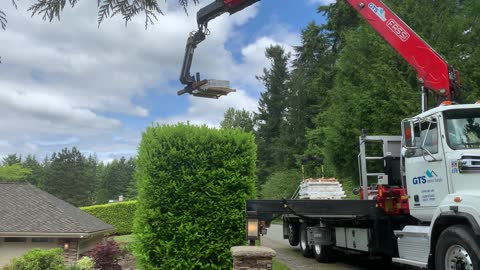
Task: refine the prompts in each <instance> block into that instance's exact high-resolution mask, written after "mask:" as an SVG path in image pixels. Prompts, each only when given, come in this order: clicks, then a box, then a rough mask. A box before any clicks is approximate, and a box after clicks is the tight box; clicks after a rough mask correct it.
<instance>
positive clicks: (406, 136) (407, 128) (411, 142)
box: [402, 120, 417, 148]
mask: <svg viewBox="0 0 480 270" xmlns="http://www.w3.org/2000/svg"><path fill="white" fill-rule="evenodd" d="M402 137H403V144H404V145H405V147H406V148H416V147H417V145H416V142H415V126H414V123H413V121H410V120H403V121H402Z"/></svg>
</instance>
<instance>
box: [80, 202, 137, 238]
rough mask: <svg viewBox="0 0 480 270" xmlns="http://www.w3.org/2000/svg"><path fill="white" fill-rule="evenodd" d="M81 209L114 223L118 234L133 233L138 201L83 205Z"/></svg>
mask: <svg viewBox="0 0 480 270" xmlns="http://www.w3.org/2000/svg"><path fill="white" fill-rule="evenodd" d="M80 209H82V210H83V211H85V212H87V213H89V214H91V215H93V216H95V217H97V218H99V219H101V220H103V221H104V222H106V223H108V224H110V225H112V226H113V227H114V228H115V233H116V234H120V235H123V234H131V233H132V227H133V219H134V217H135V210H136V209H137V202H136V201H127V202H117V203H109V204H101V205H93V206H87V207H81V208H80Z"/></svg>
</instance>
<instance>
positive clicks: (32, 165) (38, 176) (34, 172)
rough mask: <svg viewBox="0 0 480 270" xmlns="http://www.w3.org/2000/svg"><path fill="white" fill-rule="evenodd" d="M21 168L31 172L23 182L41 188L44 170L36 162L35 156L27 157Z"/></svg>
mask: <svg viewBox="0 0 480 270" xmlns="http://www.w3.org/2000/svg"><path fill="white" fill-rule="evenodd" d="M22 166H23V167H24V168H27V169H29V170H30V171H31V174H29V175H28V176H27V177H26V178H25V181H27V182H28V183H30V184H32V185H35V186H37V187H39V186H41V184H42V182H43V179H44V178H45V175H44V169H43V167H42V165H40V163H39V162H38V161H37V159H36V158H35V156H34V155H27V157H25V160H24V161H23V162H22Z"/></svg>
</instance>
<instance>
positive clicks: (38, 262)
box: [3, 248, 65, 270]
mask: <svg viewBox="0 0 480 270" xmlns="http://www.w3.org/2000/svg"><path fill="white" fill-rule="evenodd" d="M64 269H65V266H64V265H63V251H62V250H61V249H59V248H54V249H47V250H44V249H38V248H35V249H32V250H30V251H28V252H27V253H25V254H23V255H22V256H21V257H18V258H15V259H13V260H12V262H11V263H10V264H8V265H6V266H4V267H3V270H64Z"/></svg>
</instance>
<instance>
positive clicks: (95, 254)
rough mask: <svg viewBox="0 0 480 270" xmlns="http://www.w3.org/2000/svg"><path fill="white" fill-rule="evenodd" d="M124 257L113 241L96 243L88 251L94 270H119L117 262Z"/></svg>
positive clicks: (123, 253)
mask: <svg viewBox="0 0 480 270" xmlns="http://www.w3.org/2000/svg"><path fill="white" fill-rule="evenodd" d="M124 255H125V251H123V250H121V249H120V247H119V246H118V244H117V243H115V241H113V240H104V241H102V242H100V243H98V244H97V245H96V246H95V248H94V249H93V250H92V251H90V256H91V257H92V260H93V263H94V265H95V269H97V270H121V269H122V267H121V266H120V265H119V264H118V261H119V260H120V259H121V258H122V257H123V256H124Z"/></svg>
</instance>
